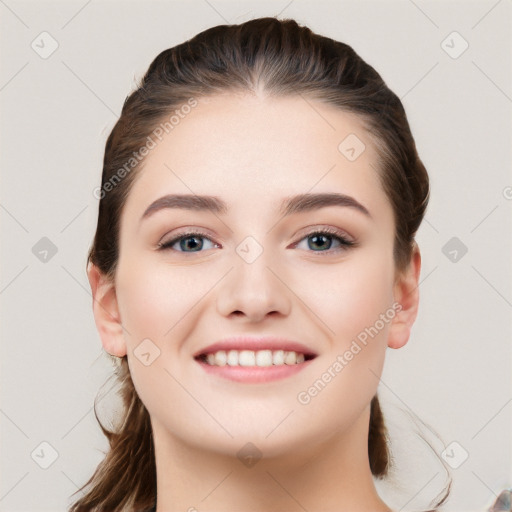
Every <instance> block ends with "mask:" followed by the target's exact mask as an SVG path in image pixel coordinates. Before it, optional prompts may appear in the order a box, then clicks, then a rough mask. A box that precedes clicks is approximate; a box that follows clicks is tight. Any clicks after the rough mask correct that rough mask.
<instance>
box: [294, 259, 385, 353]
mask: <svg viewBox="0 0 512 512" xmlns="http://www.w3.org/2000/svg"><path fill="white" fill-rule="evenodd" d="M333 269H334V267H332V266H328V265H326V266H323V267H318V268H317V269H316V270H315V272H314V273H313V274H310V275H309V278H308V280H307V284H306V285H305V286H307V289H304V291H303V292H302V293H301V296H304V297H307V299H306V300H307V305H308V306H310V308H311V309H312V310H313V311H314V312H315V313H316V314H317V315H318V317H319V318H320V319H321V320H322V321H323V322H324V324H325V326H326V328H328V332H329V338H331V339H333V340H334V342H335V344H336V345H337V348H339V349H340V348H343V346H344V345H346V344H347V343H350V341H351V340H352V339H353V338H355V337H356V336H357V335H358V334H359V333H360V332H361V331H364V329H365V328H367V327H370V326H372V325H374V324H375V322H376V321H378V320H379V318H380V315H381V314H384V313H386V311H388V310H389V308H391V306H392V303H393V277H394V263H393V260H392V256H388V255H387V253H386V254H383V252H382V251H373V252H371V251H360V252H359V253H358V254H357V255H356V254H354V257H352V258H350V259H348V260H347V261H346V262H345V263H342V264H340V265H337V266H336V270H333ZM379 326H380V323H379ZM386 327H387V324H386ZM382 331H383V332H382V334H383V336H385V334H386V329H382Z"/></svg>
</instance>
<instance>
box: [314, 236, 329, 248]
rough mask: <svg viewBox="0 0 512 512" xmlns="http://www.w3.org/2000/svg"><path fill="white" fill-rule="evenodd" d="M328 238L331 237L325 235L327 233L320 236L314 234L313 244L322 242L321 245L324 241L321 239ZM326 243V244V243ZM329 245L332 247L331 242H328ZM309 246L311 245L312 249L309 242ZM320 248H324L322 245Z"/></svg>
mask: <svg viewBox="0 0 512 512" xmlns="http://www.w3.org/2000/svg"><path fill="white" fill-rule="evenodd" d="M328 238H329V237H327V236H325V235H320V236H319V235H314V236H312V237H311V241H312V243H313V244H318V243H320V246H321V245H322V242H319V240H321V239H323V240H327V239H328ZM324 245H325V244H324ZM328 245H329V247H330V244H328ZM309 246H310V249H311V248H312V247H311V244H309ZM329 247H327V249H328V248H329ZM324 248H325V247H324ZM320 249H322V247H320Z"/></svg>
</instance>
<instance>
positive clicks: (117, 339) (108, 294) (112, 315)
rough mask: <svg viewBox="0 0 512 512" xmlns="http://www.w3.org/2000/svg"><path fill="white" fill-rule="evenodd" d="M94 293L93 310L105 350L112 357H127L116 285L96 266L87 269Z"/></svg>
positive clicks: (89, 266) (91, 265) (92, 265)
mask: <svg viewBox="0 0 512 512" xmlns="http://www.w3.org/2000/svg"><path fill="white" fill-rule="evenodd" d="M87 277H88V279H89V284H90V286H91V292H92V298H93V301H92V309H93V314H94V321H95V323H96V329H97V330H98V333H99V335H100V338H101V343H102V345H103V348H104V349H105V350H106V351H107V352H108V353H109V354H111V355H113V356H118V357H122V356H125V355H126V342H125V339H124V336H123V326H122V324H121V317H120V315H119V309H118V304H117V296H116V289H115V284H114V282H113V281H111V280H109V279H108V278H107V277H106V276H105V275H104V274H103V273H102V272H101V271H100V270H99V269H98V267H96V265H94V264H92V263H90V264H89V265H88V267H87Z"/></svg>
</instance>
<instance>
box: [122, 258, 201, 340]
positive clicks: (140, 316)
mask: <svg viewBox="0 0 512 512" xmlns="http://www.w3.org/2000/svg"><path fill="white" fill-rule="evenodd" d="M123 263H124V265H123V266H121V265H120V266H119V272H118V285H117V288H118V303H119V308H120V314H121V319H122V321H123V324H124V325H125V327H126V328H127V330H128V331H129V333H130V335H129V336H130V337H131V342H132V343H134V342H137V339H140V338H141V337H142V338H151V339H154V340H155V343H157V344H160V343H162V344H163V342H164V340H165V339H166V338H167V339H169V336H172V335H170V333H169V331H170V330H172V329H173V328H174V327H175V326H176V325H177V324H178V323H180V322H182V321H183V320H185V318H186V315H187V314H188V313H189V312H191V311H192V310H193V308H194V307H195V306H196V305H197V304H198V303H199V302H200V301H201V299H202V298H203V297H204V296H205V295H206V293H207V292H208V289H209V288H211V283H210V281H211V276H210V279H209V278H208V276H203V277H202V276H201V271H200V270H199V268H198V267H194V266H191V267H189V268H183V267H182V268H180V269H178V268H177V267H175V268H173V267H171V266H166V265H162V264H159V263H158V264H157V263H155V262H154V261H148V262H146V263H143V262H141V261H140V260H139V261H138V262H137V265H134V264H131V262H130V261H129V260H127V261H126V262H123ZM185 322H186V320H185Z"/></svg>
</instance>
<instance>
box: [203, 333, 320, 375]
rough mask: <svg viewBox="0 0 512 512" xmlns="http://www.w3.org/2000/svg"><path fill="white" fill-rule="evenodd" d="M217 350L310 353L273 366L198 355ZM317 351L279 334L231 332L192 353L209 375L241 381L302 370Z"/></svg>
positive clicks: (310, 361)
mask: <svg viewBox="0 0 512 512" xmlns="http://www.w3.org/2000/svg"><path fill="white" fill-rule="evenodd" d="M219 350H225V351H229V350H253V351H255V352H257V351H258V350H284V351H289V352H292V351H293V352H298V353H301V354H304V355H305V356H309V357H310V358H308V359H306V361H304V362H302V363H297V364H290V365H289V364H283V365H276V366H229V365H224V366H216V365H210V364H208V363H206V362H205V361H203V360H202V359H201V357H200V356H202V355H204V354H210V353H214V352H218V351H219ZM317 355H318V354H317V353H316V352H315V351H314V350H312V349H311V348H309V347H308V346H306V345H304V344H302V343H299V342H297V341H292V340H289V339H286V338H279V337H262V336H259V337H258V336H234V337H231V338H225V339H223V340H220V341H217V342H215V343H212V344H211V345H208V346H206V347H204V348H202V349H200V350H199V351H197V352H196V353H195V354H194V359H195V361H196V362H197V363H198V364H199V365H200V367H201V368H202V369H203V370H204V371H205V372H207V373H208V374H210V375H215V376H218V377H221V378H224V379H228V380H232V381H235V382H244V383H265V382H271V381H275V380H280V379H284V378H287V377H290V376H292V375H295V374H296V373H298V372H300V371H301V370H303V369H305V368H307V367H308V366H309V365H310V363H312V362H313V359H314V358H316V356H317Z"/></svg>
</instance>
